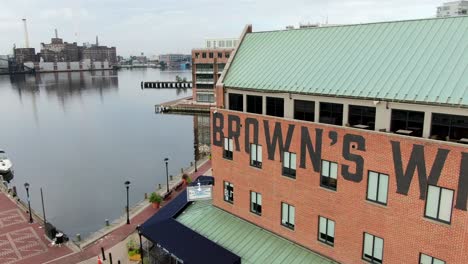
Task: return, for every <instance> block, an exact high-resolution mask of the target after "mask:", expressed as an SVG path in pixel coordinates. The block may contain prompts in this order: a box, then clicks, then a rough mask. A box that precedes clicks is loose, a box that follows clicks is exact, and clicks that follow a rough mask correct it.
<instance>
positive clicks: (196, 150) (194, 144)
mask: <svg viewBox="0 0 468 264" xmlns="http://www.w3.org/2000/svg"><path fill="white" fill-rule="evenodd" d="M193 148H194V149H195V172H197V171H198V170H197V152H198V144H197V143H193Z"/></svg>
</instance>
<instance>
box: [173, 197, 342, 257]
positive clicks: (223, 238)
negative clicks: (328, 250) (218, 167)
mask: <svg viewBox="0 0 468 264" xmlns="http://www.w3.org/2000/svg"><path fill="white" fill-rule="evenodd" d="M176 220H177V221H179V222H180V223H182V224H183V225H185V226H187V227H189V228H191V229H192V230H194V231H196V232H197V233H199V234H201V235H202V236H205V237H206V238H208V239H210V240H212V241H214V242H216V243H217V244H218V245H221V246H223V247H224V248H226V249H228V250H230V251H231V252H233V253H234V254H237V255H238V256H240V257H241V258H242V263H247V264H253V263H269V264H276V263H278V264H280V263H290V264H295V263H311V264H315V263H323V264H325V263H336V262H333V261H332V260H329V259H326V258H324V257H322V256H320V255H317V254H315V253H313V252H312V251H310V250H308V249H305V248H303V247H301V246H299V245H297V244H294V243H292V242H291V241H288V240H286V239H284V238H281V237H279V236H277V235H275V234H273V233H270V232H268V231H266V230H265V229H262V228H260V227H258V226H256V225H254V224H251V223H249V222H247V221H244V220H242V219H240V218H238V217H236V216H234V215H232V214H229V213H227V212H225V211H223V210H221V209H219V208H216V207H214V206H212V205H211V202H210V201H199V202H195V203H194V204H192V205H190V206H189V207H188V208H187V209H186V210H185V211H184V212H183V213H182V214H181V215H180V216H179V217H178V218H177V219H176Z"/></svg>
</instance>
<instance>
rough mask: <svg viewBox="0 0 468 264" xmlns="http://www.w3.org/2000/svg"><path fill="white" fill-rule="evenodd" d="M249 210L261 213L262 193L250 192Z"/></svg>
mask: <svg viewBox="0 0 468 264" xmlns="http://www.w3.org/2000/svg"><path fill="white" fill-rule="evenodd" d="M250 211H251V212H252V213H254V214H258V215H262V195H261V194H260V193H257V192H250Z"/></svg>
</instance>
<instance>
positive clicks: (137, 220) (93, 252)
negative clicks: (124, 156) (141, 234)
mask: <svg viewBox="0 0 468 264" xmlns="http://www.w3.org/2000/svg"><path fill="white" fill-rule="evenodd" d="M201 175H211V161H210V160H207V161H205V162H204V163H203V165H202V166H200V167H199V169H198V172H196V173H193V174H192V176H191V177H192V179H193V180H195V179H196V178H198V177H199V176H201ZM179 181H180V178H179V180H177V179H174V181H173V182H171V183H170V186H176V184H177V183H178V182H179ZM184 188H185V186H184ZM184 188H181V189H180V190H178V191H173V194H172V195H171V196H170V198H169V199H168V200H167V201H164V202H163V203H162V206H164V205H165V204H166V203H168V202H170V201H171V200H172V199H174V198H175V197H176V196H177V195H178V194H179V193H180V192H181V191H183V190H184ZM156 212H157V209H154V208H152V207H151V206H150V204H149V203H148V202H147V201H146V206H145V207H143V208H141V209H140V210H138V211H137V212H134V214H133V215H131V219H130V225H127V224H125V221H123V222H122V223H121V224H119V225H117V226H115V227H113V228H112V231H110V232H109V233H108V234H106V235H103V236H102V237H100V238H99V239H95V241H93V242H92V243H91V242H86V243H87V244H86V246H83V245H81V248H82V250H81V251H80V252H76V253H71V254H69V255H67V256H65V257H61V258H58V259H55V260H53V261H49V262H46V263H45V264H63V263H67V264H68V263H70V264H71V263H80V264H81V263H83V264H88V263H89V264H91V263H97V257H98V255H99V256H101V258H102V255H101V247H102V248H104V250H105V255H106V258H107V260H106V261H103V263H110V261H109V259H108V256H109V252H110V253H111V254H112V260H113V263H118V261H119V260H120V262H121V263H132V262H129V260H128V256H127V248H126V243H127V241H128V240H129V239H130V238H131V237H134V236H136V237H137V235H136V227H137V225H140V224H142V223H144V222H145V221H146V220H147V219H148V218H150V217H151V216H152V215H153V214H155V213H156ZM98 234H99V232H98ZM135 241H137V242H138V237H137V238H136V239H135ZM133 263H135V262H133Z"/></svg>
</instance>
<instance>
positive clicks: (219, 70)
mask: <svg viewBox="0 0 468 264" xmlns="http://www.w3.org/2000/svg"><path fill="white" fill-rule="evenodd" d="M224 67H226V63H219V64H218V73H221V72H223V71H224Z"/></svg>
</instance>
